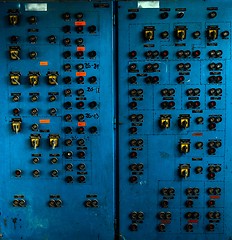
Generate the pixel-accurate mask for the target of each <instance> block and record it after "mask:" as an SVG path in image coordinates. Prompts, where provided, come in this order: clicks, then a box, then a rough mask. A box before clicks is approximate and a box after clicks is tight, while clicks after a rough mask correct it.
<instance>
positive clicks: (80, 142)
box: [77, 138, 85, 146]
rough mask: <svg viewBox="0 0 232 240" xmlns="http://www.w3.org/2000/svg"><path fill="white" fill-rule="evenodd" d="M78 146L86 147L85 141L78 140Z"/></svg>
mask: <svg viewBox="0 0 232 240" xmlns="http://www.w3.org/2000/svg"><path fill="white" fill-rule="evenodd" d="M77 145H78V146H83V145H85V140H84V139H82V138H80V139H78V140H77Z"/></svg>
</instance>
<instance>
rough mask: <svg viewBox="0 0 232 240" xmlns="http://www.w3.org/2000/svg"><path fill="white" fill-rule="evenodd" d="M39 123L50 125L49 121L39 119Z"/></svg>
mask: <svg viewBox="0 0 232 240" xmlns="http://www.w3.org/2000/svg"><path fill="white" fill-rule="evenodd" d="M39 122H40V123H46V124H48V123H50V119H40V120H39Z"/></svg>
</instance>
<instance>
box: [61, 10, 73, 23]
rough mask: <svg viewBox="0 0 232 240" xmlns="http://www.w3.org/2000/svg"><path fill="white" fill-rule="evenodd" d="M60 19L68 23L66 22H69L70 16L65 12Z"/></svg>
mask: <svg viewBox="0 0 232 240" xmlns="http://www.w3.org/2000/svg"><path fill="white" fill-rule="evenodd" d="M62 18H63V19H64V20H65V21H68V20H70V18H71V15H70V13H68V12H66V13H64V14H63V15H62Z"/></svg>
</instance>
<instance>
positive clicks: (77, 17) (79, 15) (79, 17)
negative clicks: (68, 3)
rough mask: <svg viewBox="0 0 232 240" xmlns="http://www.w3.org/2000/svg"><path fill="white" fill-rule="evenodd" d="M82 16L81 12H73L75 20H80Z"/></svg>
mask: <svg viewBox="0 0 232 240" xmlns="http://www.w3.org/2000/svg"><path fill="white" fill-rule="evenodd" d="M83 17H84V14H83V13H82V12H79V13H76V14H75V18H76V19H77V20H81V19H82V18H83Z"/></svg>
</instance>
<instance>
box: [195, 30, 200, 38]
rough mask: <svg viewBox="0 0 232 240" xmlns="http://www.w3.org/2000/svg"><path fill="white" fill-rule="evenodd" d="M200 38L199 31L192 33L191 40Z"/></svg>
mask: <svg viewBox="0 0 232 240" xmlns="http://www.w3.org/2000/svg"><path fill="white" fill-rule="evenodd" d="M200 36H201V33H200V32H199V31H196V32H194V33H193V38H195V39H196V38H199V37H200Z"/></svg>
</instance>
